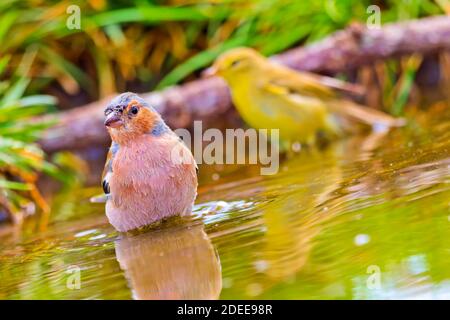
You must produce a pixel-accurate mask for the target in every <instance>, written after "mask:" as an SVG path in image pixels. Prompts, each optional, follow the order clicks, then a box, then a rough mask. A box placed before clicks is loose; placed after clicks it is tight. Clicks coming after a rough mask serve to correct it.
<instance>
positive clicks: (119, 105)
mask: <svg viewBox="0 0 450 320" xmlns="http://www.w3.org/2000/svg"><path fill="white" fill-rule="evenodd" d="M132 100H136V101H137V102H139V104H140V105H141V106H143V107H145V108H148V109H150V110H152V111H154V112H156V110H155V109H154V108H153V107H152V106H150V105H149V104H148V103H147V102H146V101H145V100H144V99H142V98H141V97H140V96H138V95H137V94H136V93H133V92H124V93H122V94H119V95H118V96H117V97H115V98H114V99H112V100H111V102H110V103H109V104H108V105H107V107H106V109H105V112H106V111H108V110H111V111H118V112H123V110H124V109H125V108H126V107H127V106H128V104H129V103H130V102H131V101H132Z"/></svg>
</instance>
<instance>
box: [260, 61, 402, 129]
mask: <svg viewBox="0 0 450 320" xmlns="http://www.w3.org/2000/svg"><path fill="white" fill-rule="evenodd" d="M273 75H274V76H273V77H270V80H269V81H268V82H266V83H265V84H264V86H263V88H264V89H265V90H266V91H267V92H269V93H271V94H278V95H280V94H285V95H299V96H310V97H315V98H318V99H320V100H323V101H324V103H325V105H326V106H327V108H328V109H329V110H330V112H333V113H336V114H339V115H341V116H344V117H350V118H353V119H355V120H357V121H360V122H363V123H366V124H368V125H371V126H374V125H384V126H388V127H398V126H402V125H404V124H405V121H404V119H399V118H394V117H392V116H391V115H388V114H386V113H384V112H382V111H378V110H375V109H372V108H368V107H365V106H361V105H359V104H356V103H354V102H351V101H349V100H346V99H343V98H340V97H339V96H338V94H337V92H336V91H334V90H333V89H338V88H339V89H340V90H341V91H347V92H352V93H356V92H357V90H359V89H356V88H357V87H355V88H352V86H353V85H352V84H349V83H346V82H343V81H340V80H338V79H334V78H328V77H321V76H316V75H313V74H311V73H305V72H296V71H293V70H290V69H287V68H277V70H276V71H275V72H274V73H273ZM353 89H355V90H353Z"/></svg>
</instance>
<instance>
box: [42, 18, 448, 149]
mask: <svg viewBox="0 0 450 320" xmlns="http://www.w3.org/2000/svg"><path fill="white" fill-rule="evenodd" d="M449 49H450V17H449V16H436V17H430V18H424V19H420V20H413V21H407V22H400V23H392V24H387V25H384V26H383V27H381V28H377V29H373V28H370V29H369V28H366V27H365V26H363V25H351V26H349V27H348V28H346V29H344V30H342V31H338V32H336V33H334V34H332V35H330V36H329V37H327V38H325V39H323V40H321V41H319V42H317V43H315V44H312V45H310V46H306V47H299V48H295V49H291V50H289V51H287V52H285V53H282V54H279V55H276V56H274V57H272V59H273V60H274V61H277V62H279V63H282V64H285V65H287V66H289V67H291V68H294V69H297V70H306V71H312V72H320V73H328V74H329V73H331V74H333V73H337V72H342V71H348V70H354V69H356V68H358V67H361V66H363V65H367V64H372V63H373V62H374V61H376V60H380V59H387V58H395V57H399V56H402V55H408V54H412V53H421V54H429V53H434V52H436V51H440V50H449ZM142 96H143V98H144V99H146V100H147V101H148V102H149V103H150V104H151V105H152V106H154V107H155V108H156V109H157V110H158V111H159V112H160V113H161V114H162V117H163V118H164V119H165V120H166V122H167V123H168V125H169V126H171V127H172V128H179V127H184V128H189V127H190V126H191V125H192V123H193V121H194V120H201V121H203V128H205V129H206V128H208V127H219V128H220V127H221V126H220V124H221V123H223V122H224V120H225V119H236V118H237V117H236V116H235V115H236V113H235V111H234V108H232V104H231V98H230V94H229V91H228V88H227V86H226V84H225V82H224V81H222V80H221V79H219V78H208V79H199V80H196V81H192V82H189V83H186V84H183V85H180V86H174V87H171V88H168V89H166V90H163V91H160V92H152V93H147V94H142ZM110 98H111V97H108V98H105V99H102V100H100V101H97V102H94V103H91V104H88V105H86V106H82V107H78V108H75V109H73V110H70V111H64V112H60V113H59V114H57V116H56V118H57V124H56V125H55V126H54V127H52V128H50V129H48V130H47V132H46V133H45V135H44V137H43V138H42V139H41V141H40V144H41V145H42V147H43V148H44V150H46V151H47V152H54V151H58V150H62V149H74V148H82V147H86V146H90V145H103V144H106V143H108V141H109V136H108V134H107V132H106V130H105V128H104V126H103V109H104V108H105V106H106V104H107V102H108V101H109V99H110Z"/></svg>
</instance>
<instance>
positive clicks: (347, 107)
mask: <svg viewBox="0 0 450 320" xmlns="http://www.w3.org/2000/svg"><path fill="white" fill-rule="evenodd" d="M206 73H207V75H214V74H215V75H219V76H221V77H222V78H224V79H225V81H226V82H227V83H228V85H229V87H230V89H231V95H232V99H233V103H234V105H235V106H236V108H237V110H238V111H239V113H240V115H241V116H242V118H243V119H244V121H245V122H247V123H248V124H249V125H250V126H252V127H254V128H257V129H279V130H280V138H281V140H282V141H284V142H288V143H293V142H300V143H306V144H314V143H315V141H316V137H317V134H318V133H319V132H323V133H325V134H326V135H327V136H337V135H340V133H341V128H340V127H339V125H337V122H336V121H335V118H334V116H333V114H336V113H337V114H340V115H343V116H347V117H351V118H353V119H356V120H358V121H360V122H364V123H367V124H369V125H383V126H386V127H392V126H399V125H402V124H403V120H402V119H396V118H393V117H391V116H390V115H387V114H385V113H383V112H381V111H377V110H374V109H370V108H366V107H362V106H360V105H358V104H356V103H354V102H351V101H349V100H345V99H343V98H342V97H340V96H339V94H338V92H337V91H343V92H350V93H353V94H354V93H355V91H358V89H359V87H358V88H357V86H355V85H353V84H350V83H346V82H343V81H340V80H338V79H334V78H329V77H323V76H319V75H315V74H312V73H308V72H298V71H295V70H292V69H289V68H287V67H285V66H282V65H279V64H276V63H274V62H271V61H269V60H268V59H266V58H265V57H263V56H262V55H261V54H259V53H258V52H257V51H255V50H253V49H250V48H236V49H232V50H230V51H228V52H226V53H224V54H223V55H221V56H220V57H219V58H217V60H216V61H215V63H214V64H213V66H212V67H211V68H210V69H209V70H207V72H206ZM359 91H360V90H359Z"/></svg>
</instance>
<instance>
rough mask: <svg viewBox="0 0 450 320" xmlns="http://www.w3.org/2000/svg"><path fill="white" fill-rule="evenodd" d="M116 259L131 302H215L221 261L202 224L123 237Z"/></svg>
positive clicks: (219, 289)
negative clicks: (168, 300)
mask: <svg viewBox="0 0 450 320" xmlns="http://www.w3.org/2000/svg"><path fill="white" fill-rule="evenodd" d="M115 248H116V257H117V260H118V262H119V264H120V267H121V269H122V270H124V271H125V276H126V278H127V280H128V284H129V286H130V288H131V290H132V292H133V298H134V299H173V300H178V299H187V300H189V299H217V298H218V297H219V295H220V291H221V289H222V275H221V266H220V260H219V257H218V255H217V254H216V251H215V249H214V247H213V245H212V244H211V241H210V239H209V238H208V236H207V234H206V233H205V231H204V228H203V224H198V225H190V226H186V225H182V226H174V227H167V228H163V229H160V230H152V231H149V232H147V233H145V234H139V235H136V236H132V235H124V237H123V238H122V239H119V240H117V241H116V243H115Z"/></svg>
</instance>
